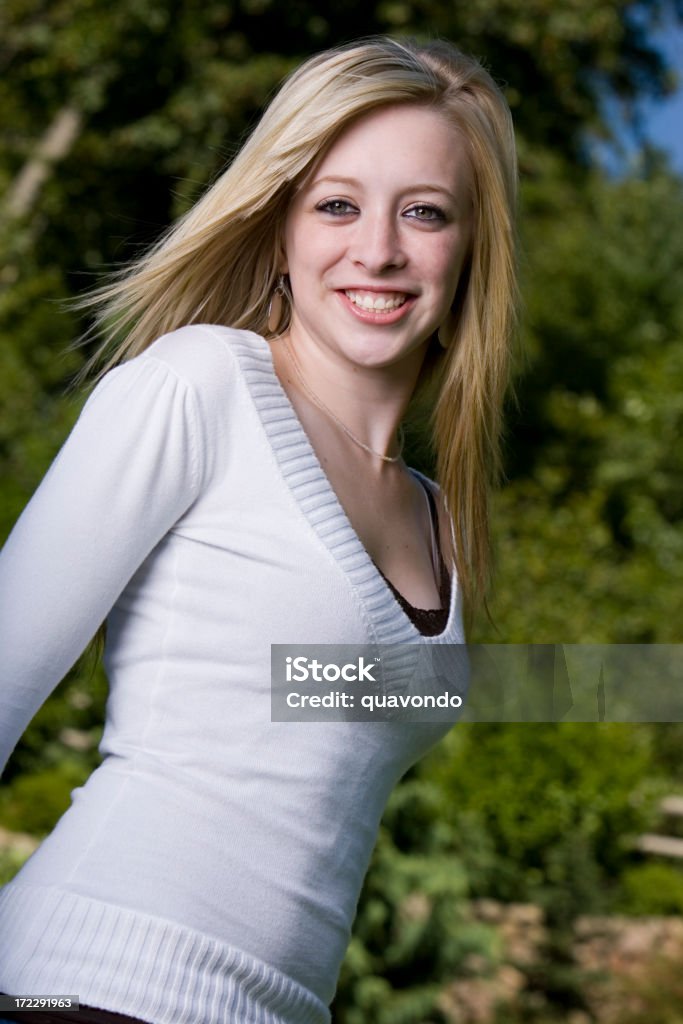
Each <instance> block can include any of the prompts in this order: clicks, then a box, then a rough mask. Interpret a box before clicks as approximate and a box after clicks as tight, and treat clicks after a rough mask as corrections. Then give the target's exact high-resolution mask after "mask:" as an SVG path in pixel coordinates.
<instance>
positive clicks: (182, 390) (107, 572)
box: [0, 353, 203, 771]
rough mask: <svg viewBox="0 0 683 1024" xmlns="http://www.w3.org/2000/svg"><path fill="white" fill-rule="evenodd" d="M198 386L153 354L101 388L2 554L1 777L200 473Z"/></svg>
mask: <svg viewBox="0 0 683 1024" xmlns="http://www.w3.org/2000/svg"><path fill="white" fill-rule="evenodd" d="M200 422H201V421H200V417H199V412H198V408H197V403H196V396H195V393H194V390H193V388H192V387H191V386H190V385H189V384H188V383H187V382H186V381H184V380H183V379H182V378H181V377H179V376H178V375H177V374H176V373H175V372H174V371H173V370H172V369H170V368H169V366H168V365H167V364H166V363H164V362H163V361H161V360H158V359H156V358H154V357H153V356H149V355H148V354H147V353H143V354H142V355H141V356H138V357H137V358H135V359H132V360H130V361H129V362H126V363H124V364H122V365H120V366H118V367H116V368H115V369H113V370H111V371H110V372H109V373H107V374H106V376H105V377H104V378H103V379H102V380H101V381H100V382H99V383H98V385H97V386H96V387H95V389H94V390H93V392H92V393H91V395H90V397H89V398H88V401H87V402H86V404H85V406H84V407H83V410H82V412H81V415H80V417H79V419H78V421H77V423H76V425H75V427H74V428H73V430H72V432H71V434H70V435H69V437H68V438H67V440H66V442H65V444H64V445H63V447H62V449H61V450H60V452H59V454H58V455H57V457H56V459H55V461H54V462H53V463H52V465H51V467H50V469H49V470H48V472H47V474H46V476H45V477H44V479H43V481H42V483H41V484H40V486H39V487H38V489H37V491H36V492H35V494H34V495H33V497H32V499H31V501H30V502H29V503H28V505H27V506H26V509H25V510H24V512H23V514H22V515H21V517H20V518H19V520H18V522H17V524H16V526H15V527H14V530H13V531H12V533H11V534H10V536H9V538H8V540H7V542H6V544H5V546H4V547H3V549H2V551H1V552H0V771H2V769H3V768H4V766H5V764H6V762H7V759H8V757H9V755H10V754H11V752H12V750H13V749H14V747H15V745H16V743H17V741H18V739H19V737H20V736H21V734H22V732H23V731H24V729H25V728H26V726H27V725H28V723H29V722H30V720H31V718H32V717H33V715H34V714H35V713H36V711H37V710H38V708H39V707H40V706H41V704H43V702H44V701H45V699H46V698H47V697H48V696H49V694H50V693H51V692H52V690H53V689H54V688H55V686H56V685H57V683H59V681H60V680H61V679H62V678H63V677H64V675H65V674H66V673H67V672H68V670H69V669H70V668H71V667H72V665H73V664H74V662H75V661H76V660H77V659H78V657H79V656H80V655H81V654H82V653H83V651H84V649H85V647H86V646H87V644H88V643H89V641H90V640H91V639H92V637H93V636H94V634H95V632H96V630H97V628H98V627H99V626H100V624H101V623H102V622H103V620H104V619H105V618H106V616H107V614H108V613H109V611H110V609H111V607H112V605H113V604H114V603H115V602H116V600H117V598H118V596H119V594H120V593H121V591H122V590H123V588H124V587H125V585H126V583H127V582H128V580H129V579H130V578H131V576H132V575H133V573H134V572H135V571H136V569H137V568H138V567H139V566H140V564H141V563H142V562H143V560H144V559H145V558H146V556H147V555H148V554H149V552H150V551H151V550H152V548H153V547H154V546H155V545H156V544H157V543H158V541H159V540H160V539H161V538H162V537H163V536H164V534H165V533H166V532H167V531H168V530H169V529H170V528H171V527H172V526H173V524H174V523H175V522H176V521H177V520H178V519H179V518H180V517H181V516H182V515H183V513H184V512H185V511H186V510H187V509H188V508H189V507H190V505H191V504H192V503H193V501H194V500H195V499H196V497H197V495H198V493H199V489H200V485H201V477H202V460H201V454H202V450H203V446H202V445H201V443H200V439H201V431H200Z"/></svg>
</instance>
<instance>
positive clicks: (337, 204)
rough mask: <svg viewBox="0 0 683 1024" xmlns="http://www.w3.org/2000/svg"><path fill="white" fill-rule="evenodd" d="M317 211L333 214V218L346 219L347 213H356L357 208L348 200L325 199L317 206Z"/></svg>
mask: <svg viewBox="0 0 683 1024" xmlns="http://www.w3.org/2000/svg"><path fill="white" fill-rule="evenodd" d="M316 210H320V211H321V212H322V213H331V214H332V216H333V217H344V216H345V215H346V214H347V213H355V212H356V207H355V206H354V205H353V203H350V202H349V201H348V199H324V200H323V202H322V203H318V204H317V206H316Z"/></svg>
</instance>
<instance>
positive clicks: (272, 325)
mask: <svg viewBox="0 0 683 1024" xmlns="http://www.w3.org/2000/svg"><path fill="white" fill-rule="evenodd" d="M286 294H287V292H286V290H285V275H284V274H280V276H279V277H278V280H277V284H276V285H275V291H274V292H273V294H272V295H271V297H270V302H269V303H268V319H267V321H266V322H267V324H268V330H269V331H270V333H271V334H276V333H277V329H278V327H279V326H280V321H281V320H282V309H283V306H284V298H285V295H286Z"/></svg>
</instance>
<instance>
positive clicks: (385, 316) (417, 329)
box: [284, 105, 472, 367]
mask: <svg viewBox="0 0 683 1024" xmlns="http://www.w3.org/2000/svg"><path fill="white" fill-rule="evenodd" d="M471 196H472V182H471V170H470V166H469V161H468V158H467V155H466V151H465V146H464V143H463V141H462V138H461V136H460V134H459V133H458V132H457V130H456V129H454V128H453V127H452V126H451V125H450V124H449V123H448V121H447V120H446V118H445V117H444V116H443V115H442V114H441V113H439V112H437V111H435V110H433V109H430V108H428V107H420V106H412V105H396V106H392V107H385V108H382V109H380V110H376V111H372V112H371V113H369V114H366V115H364V116H362V117H361V118H359V119H358V120H357V121H355V122H354V123H353V124H352V125H351V126H350V127H349V128H347V129H346V131H345V132H343V134H342V135H341V136H340V137H339V139H338V140H337V141H336V142H335V144H334V145H333V146H332V147H331V149H330V150H329V152H328V153H327V155H326V156H325V157H324V158H323V160H322V161H321V163H320V164H319V165H318V167H317V168H316V169H315V171H314V173H313V174H312V176H311V177H310V178H309V179H308V180H307V181H306V182H305V183H304V185H303V187H302V188H301V189H300V190H299V191H298V192H297V193H296V195H295V196H294V199H293V201H292V204H291V207H290V209H289V212H288V215H287V218H286V222H285V232H284V247H285V262H284V269H285V270H286V272H287V273H288V274H289V279H290V284H291V291H292V297H293V310H292V322H291V339H292V342H293V344H294V345H295V346H297V345H303V346H310V345H311V344H313V345H315V346H318V347H319V346H323V347H324V349H325V350H326V354H327V355H328V356H329V357H331V358H332V359H333V360H334V361H335V362H340V361H341V362H342V363H344V364H346V365H347V366H348V364H353V365H354V366H355V367H361V366H363V367H385V366H392V365H393V366H395V365H399V364H400V363H401V361H402V360H406V358H407V357H408V356H409V355H412V357H413V360H414V358H415V357H416V355H417V354H418V352H419V353H420V354H421V355H422V354H424V351H425V350H426V343H427V341H428V339H429V338H430V336H431V335H432V334H433V332H434V331H435V330H436V329H437V328H438V327H439V325H440V324H441V323H442V322H443V321H444V320H445V318H446V317H447V315H448V312H449V310H450V308H451V303H452V302H453V299H454V296H455V292H456V288H457V284H458V279H459V277H460V272H461V270H462V267H463V263H464V261H465V259H466V256H467V253H468V249H469V245H470V239H471V232H472V200H471ZM411 361H412V360H411Z"/></svg>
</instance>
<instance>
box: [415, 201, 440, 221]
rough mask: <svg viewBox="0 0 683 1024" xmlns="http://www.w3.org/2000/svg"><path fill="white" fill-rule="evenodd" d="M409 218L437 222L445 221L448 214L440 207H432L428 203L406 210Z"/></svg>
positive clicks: (418, 204) (417, 204)
mask: <svg viewBox="0 0 683 1024" xmlns="http://www.w3.org/2000/svg"><path fill="white" fill-rule="evenodd" d="M406 216H407V217H414V218H415V220H423V221H435V220H445V219H446V214H445V213H444V212H443V210H442V209H441V208H440V207H438V206H431V205H430V204H428V203H416V204H415V206H411V207H410V208H409V209H408V210H406Z"/></svg>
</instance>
